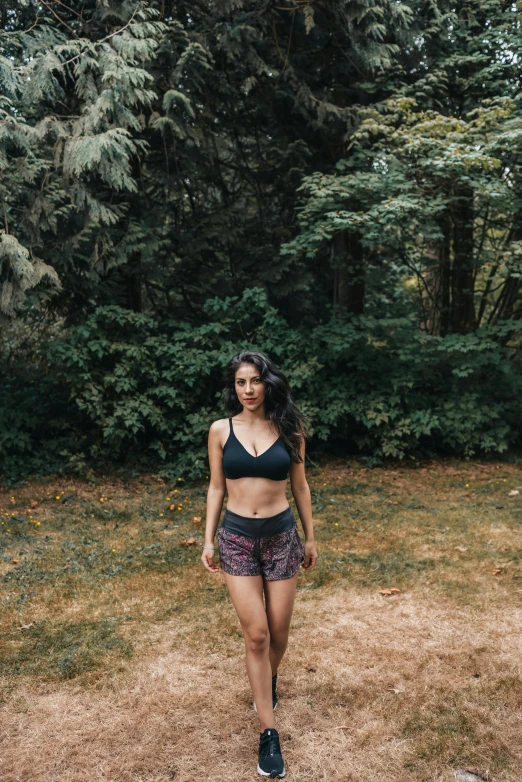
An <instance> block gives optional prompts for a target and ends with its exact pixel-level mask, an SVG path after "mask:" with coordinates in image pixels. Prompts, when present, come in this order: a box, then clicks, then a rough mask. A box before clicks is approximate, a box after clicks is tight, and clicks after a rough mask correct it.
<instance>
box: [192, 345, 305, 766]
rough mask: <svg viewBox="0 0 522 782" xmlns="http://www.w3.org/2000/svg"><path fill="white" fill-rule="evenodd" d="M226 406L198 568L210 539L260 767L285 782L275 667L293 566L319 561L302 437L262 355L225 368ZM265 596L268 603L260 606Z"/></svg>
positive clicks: (280, 379)
mask: <svg viewBox="0 0 522 782" xmlns="http://www.w3.org/2000/svg"><path fill="white" fill-rule="evenodd" d="M225 405H226V408H227V410H228V411H229V412H230V413H232V414H234V415H233V417H231V418H228V419H227V418H224V419H221V420H219V421H215V422H214V423H213V424H212V426H211V427H210V431H209V438H208V453H209V461H210V485H209V489H208V496H207V520H206V532H205V546H204V549H203V554H202V557H201V559H202V562H203V564H204V566H205V567H206V568H207V570H209V571H210V572H211V573H216V572H218V570H219V567H218V565H217V564H216V563H215V562H214V553H215V547H214V537H215V534H216V530H217V526H218V522H219V517H220V514H221V509H222V506H223V499H224V496H225V492H227V495H228V500H227V507H226V510H225V514H224V517H223V523H222V524H221V526H220V528H219V532H218V536H217V537H218V547H219V559H220V564H221V568H222V569H223V571H224V573H225V581H226V584H227V588H228V591H229V593H230V597H231V600H232V603H233V605H234V608H235V610H236V612H237V615H238V617H239V621H240V623H241V627H242V630H243V636H244V639H245V649H246V669H247V674H248V678H249V680H250V685H251V687H252V693H253V696H254V704H253V705H254V709H255V710H256V711H257V713H258V715H259V720H260V724H261V733H260V738H259V758H258V765H257V771H258V773H259V774H261V775H262V776H265V777H274V778H275V777H284V776H285V773H286V772H285V767H284V763H283V757H282V754H281V747H280V743H279V735H278V732H277V730H276V728H275V722H274V713H273V711H274V709H275V708H276V706H277V691H276V684H277V669H278V666H279V663H280V662H281V658H282V657H283V654H284V653H285V650H286V647H287V643H288V632H289V629H290V620H291V617H292V610H293V607H294V598H295V590H296V586H297V579H298V575H299V566H300V564H301V562H302V563H303V568H305V569H306V570H308V569H310V568H313V567H314V566H315V564H316V562H317V551H316V547H315V542H314V533H313V525H312V503H311V499H310V488H309V486H308V483H307V481H306V478H305V469H304V454H305V431H304V426H303V422H302V417H301V414H300V413H299V411H298V410H297V408H296V406H295V405H294V403H293V401H292V397H291V396H290V392H289V388H288V381H287V379H286V377H285V376H284V375H283V373H282V372H281V371H280V370H279V369H278V368H277V367H276V366H275V364H274V363H273V362H272V361H271V360H270V359H269V358H268V356H266V355H265V354H263V353H259V352H257V351H245V352H243V353H240V354H239V355H237V356H235V357H234V358H233V359H232V360H231V361H230V363H229V365H228V367H227V386H226V389H225ZM288 477H290V485H291V489H292V494H293V496H294V499H295V503H296V506H297V510H298V511H299V517H300V519H301V523H302V526H303V529H304V533H305V541H306V542H305V545H304V546H303V544H302V542H301V539H300V537H299V533H298V530H297V523H296V520H295V517H294V515H293V513H292V510H291V508H290V505H289V504H288V500H287V498H286V486H287V479H288ZM263 594H264V598H265V603H263Z"/></svg>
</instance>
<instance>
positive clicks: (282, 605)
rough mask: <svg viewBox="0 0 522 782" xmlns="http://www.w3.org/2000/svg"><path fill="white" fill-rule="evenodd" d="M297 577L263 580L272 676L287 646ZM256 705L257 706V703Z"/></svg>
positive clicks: (296, 575)
mask: <svg viewBox="0 0 522 782" xmlns="http://www.w3.org/2000/svg"><path fill="white" fill-rule="evenodd" d="M298 577H299V571H297V573H296V574H295V576H292V577H291V578H284V579H281V580H279V581H268V580H267V579H264V580H263V586H264V591H265V601H266V615H267V620H268V629H269V632H270V653H269V657H270V667H271V669H272V675H274V674H275V673H277V668H278V666H279V663H280V662H281V658H282V657H283V655H284V653H285V651H286V647H287V644H288V633H289V632H290V621H291V619H292V611H293V609H294V599H295V590H296V587H297V579H298ZM256 705H258V704H257V701H256ZM258 708H259V706H258Z"/></svg>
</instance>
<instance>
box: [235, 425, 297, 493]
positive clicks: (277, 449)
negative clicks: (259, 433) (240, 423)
mask: <svg viewBox="0 0 522 782" xmlns="http://www.w3.org/2000/svg"><path fill="white" fill-rule="evenodd" d="M228 420H229V422H230V435H229V437H228V439H227V441H226V443H225V445H224V447H223V471H224V473H225V477H226V478H229V479H231V480H236V479H237V478H268V479H269V480H271V481H286V479H287V478H288V472H289V470H290V454H289V453H288V451H287V449H286V446H285V444H284V443H283V441H282V440H281V438H280V437H278V438H277V440H276V441H275V443H272V445H271V446H270V448H268V449H267V450H266V451H263V453H262V454H260V455H259V456H252V454H251V453H248V451H247V449H246V448H245V446H244V445H241V443H240V442H239V440H238V439H237V437H236V435H235V434H234V427H233V426H232V419H231V418H229V419H228Z"/></svg>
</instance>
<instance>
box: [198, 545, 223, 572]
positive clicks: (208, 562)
mask: <svg viewBox="0 0 522 782" xmlns="http://www.w3.org/2000/svg"><path fill="white" fill-rule="evenodd" d="M215 553H216V552H215V550H214V551H212V549H210V548H204V549H203V553H202V554H201V561H202V562H203V564H204V565H205V567H206V569H207V570H209V571H210V572H211V573H217V572H218V570H219V565H216V563H215V562H214V555H215Z"/></svg>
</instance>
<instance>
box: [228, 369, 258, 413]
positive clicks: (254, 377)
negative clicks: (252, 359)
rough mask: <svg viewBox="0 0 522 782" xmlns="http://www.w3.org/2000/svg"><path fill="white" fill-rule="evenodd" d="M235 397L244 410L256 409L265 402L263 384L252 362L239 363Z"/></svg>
mask: <svg viewBox="0 0 522 782" xmlns="http://www.w3.org/2000/svg"><path fill="white" fill-rule="evenodd" d="M235 389H236V394H237V398H238V399H239V401H240V402H241V404H242V405H243V407H244V408H245V409H246V410H257V409H259V408H260V407H262V406H263V405H264V403H265V384H264V383H263V381H262V380H261V375H260V374H259V370H258V368H257V367H256V366H255V365H254V364H241V365H240V366H239V367H238V369H237V370H236V380H235Z"/></svg>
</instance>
